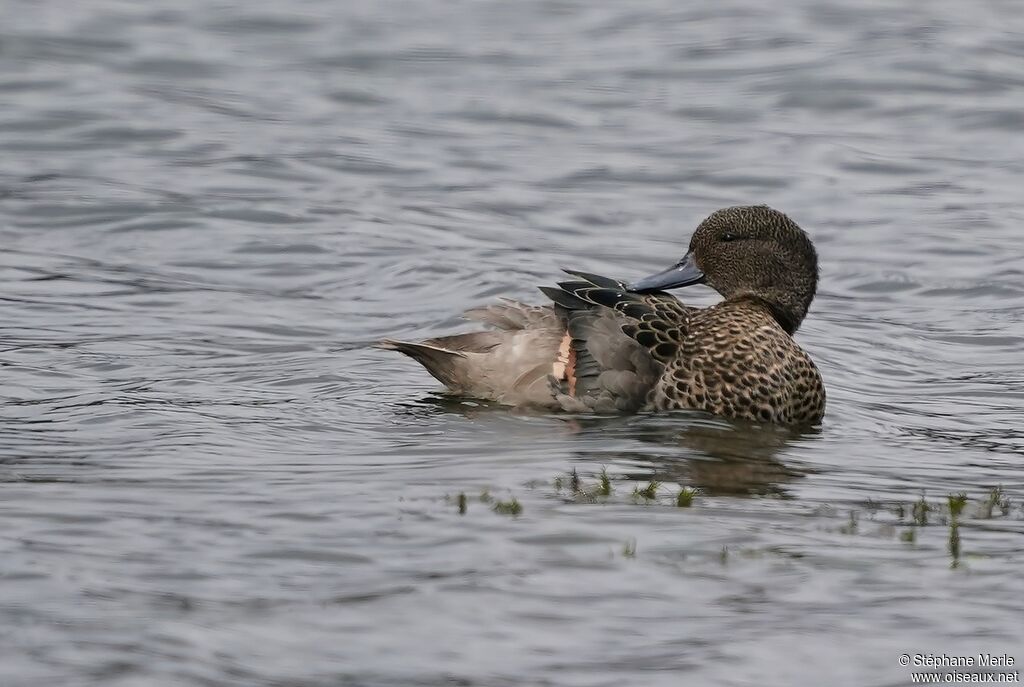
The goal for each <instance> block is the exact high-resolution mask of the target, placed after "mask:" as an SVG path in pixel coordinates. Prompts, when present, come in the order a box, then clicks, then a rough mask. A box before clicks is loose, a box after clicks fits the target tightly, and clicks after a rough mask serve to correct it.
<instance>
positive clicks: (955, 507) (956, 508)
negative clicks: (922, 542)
mask: <svg viewBox="0 0 1024 687" xmlns="http://www.w3.org/2000/svg"><path fill="white" fill-rule="evenodd" d="M946 498H947V499H948V501H949V517H950V519H951V520H952V521H953V522H957V520H958V519H959V518H960V514H961V513H963V511H964V506H966V505H967V494H966V493H965V492H962V491H961V492H960V493H959V494H949V495H948V496H947V497H946Z"/></svg>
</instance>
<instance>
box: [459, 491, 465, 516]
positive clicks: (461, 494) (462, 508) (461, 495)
mask: <svg viewBox="0 0 1024 687" xmlns="http://www.w3.org/2000/svg"><path fill="white" fill-rule="evenodd" d="M458 503H459V515H465V514H466V492H464V491H460V492H459V498H458Z"/></svg>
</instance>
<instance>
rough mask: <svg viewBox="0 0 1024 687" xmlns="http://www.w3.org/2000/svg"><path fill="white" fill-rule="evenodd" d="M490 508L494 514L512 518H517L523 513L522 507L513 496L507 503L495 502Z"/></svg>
mask: <svg viewBox="0 0 1024 687" xmlns="http://www.w3.org/2000/svg"><path fill="white" fill-rule="evenodd" d="M491 508H492V510H494V512H495V513H500V514H501V515H511V516H512V517H517V516H518V515H519V514H520V513H522V512H523V506H522V504H520V503H519V500H518V499H517V498H516V497H515V496H511V497H509V499H508V500H507V501H495V502H494V505H493V506H492V507H491Z"/></svg>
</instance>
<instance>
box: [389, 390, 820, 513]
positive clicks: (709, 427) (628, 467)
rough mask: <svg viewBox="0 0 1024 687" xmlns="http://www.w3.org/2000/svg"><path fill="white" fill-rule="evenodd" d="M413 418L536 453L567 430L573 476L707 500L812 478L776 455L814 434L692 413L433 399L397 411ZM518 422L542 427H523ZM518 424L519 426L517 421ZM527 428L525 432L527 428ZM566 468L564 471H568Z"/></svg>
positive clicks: (560, 444)
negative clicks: (614, 412)
mask: <svg viewBox="0 0 1024 687" xmlns="http://www.w3.org/2000/svg"><path fill="white" fill-rule="evenodd" d="M400 412H404V413H411V414H414V415H423V416H430V415H433V416H435V417H436V416H438V415H441V416H444V415H447V414H453V415H461V416H462V417H464V418H467V419H471V420H475V421H482V420H489V421H498V422H497V425H495V424H494V423H491V422H488V423H487V428H486V430H485V429H484V428H483V427H481V428H480V431H481V432H483V433H486V434H488V435H489V439H488V440H489V441H490V440H493V433H494V432H495V431H498V432H500V433H502V435H503V436H504V437H505V438H506V439H507V440H508V441H509V442H512V443H515V442H520V441H523V440H528V441H530V442H531V443H534V445H537V446H538V450H550V451H552V453H558V452H560V451H564V450H565V448H566V446H565V443H564V442H565V440H566V438H567V437H566V432H558V431H557V430H555V431H553V427H558V426H561V427H563V428H564V429H566V430H568V431H567V434H568V435H569V436H568V439H569V440H570V441H569V444H570V445H569V447H568V448H569V451H570V453H571V455H572V456H573V457H574V458H575V460H574V463H577V465H576V466H575V467H576V468H577V470H578V471H579V473H580V477H584V478H586V477H587V476H586V474H585V473H586V472H588V470H587V468H586V467H585V466H586V465H590V466H593V469H592V470H590V471H589V472H592V473H593V475H596V474H597V473H598V472H600V470H601V468H602V467H603V466H608V467H612V466H614V468H613V470H612V471H613V472H614V473H616V474H619V475H623V476H625V477H627V478H628V479H633V480H637V481H648V480H652V479H653V480H657V481H659V482H664V483H678V484H680V485H683V486H686V487H690V488H697V489H699V490H700V491H701V492H702V493H704V494H707V495H709V496H726V495H730V496H755V495H780V496H786V495H787V493H788V492H787V486H788V485H790V484H792V483H793V482H794V481H796V480H799V479H800V478H802V477H803V476H804V475H806V474H808V473H809V472H811V469H810V468H808V467H807V466H805V465H801V464H799V463H797V462H795V461H793V460H787V461H785V462H784V461H783V460H781V459H780V458H779V456H780V455H782V454H784V453H785V452H786V449H787V448H791V447H792V446H793V445H794V444H797V443H802V442H806V441H814V440H815V439H816V438H817V437H818V435H819V434H820V430H817V429H812V430H803V431H798V430H794V429H791V428H786V427H780V426H776V425H766V424H754V423H748V422H742V421H736V420H726V419H723V418H719V417H715V416H712V415H708V414H706V413H701V412H696V411H677V412H673V413H669V414H664V415H622V416H593V415H573V416H568V415H562V414H552V413H535V412H530V411H529V410H526V409H510V408H508V407H506V406H501V405H498V404H494V403H487V402H479V401H473V400H471V399H464V398H459V397H456V396H451V395H447V394H435V395H432V396H429V397H427V398H424V399H421V400H420V401H418V402H414V403H409V404H408V405H407V406H406V407H404V408H403V410H402V411H400ZM524 416H527V417H533V418H542V419H543V420H547V421H549V422H550V423H551V424H548V422H541V424H539V425H538V424H533V423H529V424H528V425H523V424H522V422H521V420H522V418H523V417H524ZM516 418H518V419H516ZM528 427H529V429H528ZM573 467H574V466H572V465H570V466H568V467H567V468H566V471H569V472H571V470H572V468H573Z"/></svg>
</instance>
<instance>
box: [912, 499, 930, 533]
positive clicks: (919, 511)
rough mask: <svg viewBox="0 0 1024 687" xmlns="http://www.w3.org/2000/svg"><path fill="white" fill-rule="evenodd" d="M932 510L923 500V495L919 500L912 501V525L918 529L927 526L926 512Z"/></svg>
mask: <svg viewBox="0 0 1024 687" xmlns="http://www.w3.org/2000/svg"><path fill="white" fill-rule="evenodd" d="M931 509H932V507H931V505H929V503H928V501H926V500H925V498H924V494H921V498H919V499H918V500H917V501H914V506H913V508H911V515H912V516H913V518H914V523H915V524H916V525H918V526H919V527H924V526H925V525H927V524H928V512H929V511H930V510H931Z"/></svg>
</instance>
